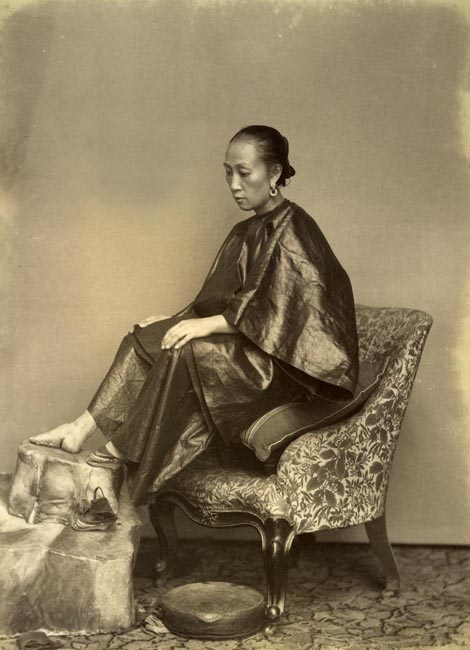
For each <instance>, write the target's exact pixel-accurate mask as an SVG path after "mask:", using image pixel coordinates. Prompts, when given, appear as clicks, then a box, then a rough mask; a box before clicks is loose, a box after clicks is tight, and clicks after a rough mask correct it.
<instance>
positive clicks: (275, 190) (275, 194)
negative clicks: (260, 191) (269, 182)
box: [269, 186, 277, 196]
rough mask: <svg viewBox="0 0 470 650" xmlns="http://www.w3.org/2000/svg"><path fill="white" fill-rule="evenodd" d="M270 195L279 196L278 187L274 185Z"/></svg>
mask: <svg viewBox="0 0 470 650" xmlns="http://www.w3.org/2000/svg"><path fill="white" fill-rule="evenodd" d="M269 195H270V196H277V187H276V186H274V187H272V188H271V189H270V190H269Z"/></svg>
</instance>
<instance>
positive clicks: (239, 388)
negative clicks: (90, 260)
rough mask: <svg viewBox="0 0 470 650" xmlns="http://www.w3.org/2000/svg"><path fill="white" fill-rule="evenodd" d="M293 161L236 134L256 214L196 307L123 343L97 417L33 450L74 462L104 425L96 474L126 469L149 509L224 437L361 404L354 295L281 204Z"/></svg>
mask: <svg viewBox="0 0 470 650" xmlns="http://www.w3.org/2000/svg"><path fill="white" fill-rule="evenodd" d="M288 154H289V145H288V142H287V139H286V138H284V137H283V136H282V135H281V134H280V133H279V132H278V131H277V130H276V129H273V128H271V127H267V126H258V125H256V126H249V127H246V128H243V129H241V130H240V131H239V132H238V133H236V134H235V135H234V136H233V138H232V139H231V140H230V143H229V146H228V149H227V152H226V157H225V162H224V168H225V174H226V180H227V183H228V185H229V187H230V191H231V192H232V195H233V197H234V199H235V201H236V202H237V204H238V206H239V207H240V209H241V210H243V211H251V210H254V212H255V214H254V215H253V216H251V217H249V218H248V219H245V220H244V221H241V222H239V223H237V224H236V225H235V227H234V228H233V229H232V230H231V232H230V233H229V235H228V237H227V239H226V240H225V242H224V243H223V245H222V247H221V249H220V251H219V253H218V255H217V257H216V259H215V261H214V263H213V265H212V268H211V270H210V272H209V274H208V276H207V278H206V280H205V282H204V284H203V286H202V288H201V290H200V292H199V293H198V295H197V296H196V298H195V299H194V301H193V302H192V303H191V304H190V305H189V306H188V307H187V308H185V309H184V310H183V311H182V312H180V313H178V314H177V315H175V316H173V317H171V318H168V319H164V320H159V321H156V322H155V319H152V318H151V319H147V320H146V321H144V322H143V323H141V324H140V325H136V326H135V327H134V329H133V332H132V333H130V334H128V335H127V336H126V337H125V338H124V339H123V341H122V343H121V346H120V348H119V350H118V352H117V355H116V358H115V360H114V362H113V365H112V366H111V368H110V370H109V372H108V374H107V375H106V377H105V379H104V380H103V382H102V384H101V386H100V387H99V389H98V391H97V393H96V394H95V396H94V397H93V399H92V401H91V403H90V405H89V407H88V409H87V410H86V411H85V412H84V413H83V414H82V415H80V416H79V417H78V418H77V419H76V420H75V421H74V422H72V423H69V424H64V425H62V426H60V427H58V428H56V429H53V430H52V431H49V432H47V433H44V434H41V435H38V436H35V437H33V438H30V440H31V442H34V443H35V444H42V445H49V446H53V447H61V448H62V449H64V450H66V451H69V452H71V453H76V452H78V451H79V450H80V449H81V447H82V445H83V443H84V442H85V440H86V439H87V438H88V437H89V436H90V435H91V434H92V432H93V431H94V430H95V428H96V427H97V426H98V427H99V428H100V429H101V430H102V432H103V433H104V435H105V437H106V438H107V439H108V442H107V444H106V445H105V447H103V448H101V449H98V450H97V451H95V452H93V453H92V454H91V455H90V456H89V458H88V462H89V463H90V464H91V465H97V466H104V467H114V466H116V465H118V464H119V463H123V462H126V463H127V465H128V468H129V477H130V491H131V496H132V498H133V500H134V502H135V503H137V504H139V503H145V502H146V501H147V500H148V499H149V498H150V496H151V494H152V493H153V492H156V491H157V490H158V489H159V488H160V487H161V486H162V485H163V483H164V482H166V481H167V480H168V479H170V478H171V477H172V476H174V475H175V474H176V473H177V472H178V471H180V470H181V469H182V468H183V467H184V466H185V465H187V464H188V463H189V462H190V461H192V460H193V459H194V458H195V457H196V456H197V455H198V454H199V453H200V452H201V451H203V450H204V449H205V448H206V447H207V445H208V444H209V441H210V440H211V438H212V437H213V436H220V437H221V438H222V439H223V440H224V441H225V443H226V444H232V443H236V442H237V441H238V438H239V435H240V433H241V431H242V430H243V429H245V428H246V427H247V426H249V425H250V424H251V423H252V422H253V421H254V420H255V419H256V418H258V417H259V416H261V415H262V414H263V413H265V412H267V411H269V410H270V409H272V408H273V407H275V406H278V405H280V404H282V403H285V402H289V401H292V400H296V399H312V398H313V397H314V396H315V395H317V394H322V395H326V396H328V397H330V398H331V399H344V398H347V397H349V396H350V395H351V394H352V393H353V391H354V387H355V384H356V380H357V373H358V356H357V352H358V351H357V333H356V323H355V311H354V300H353V294H352V290H351V284H350V282H349V278H348V276H347V274H346V272H345V271H344V270H343V268H342V267H341V265H340V264H339V262H338V260H337V259H336V257H335V256H334V254H333V252H332V250H331V248H330V247H329V245H328V243H327V241H326V239H325V238H324V236H323V235H322V233H321V231H320V230H319V228H318V226H317V225H316V223H315V222H314V221H313V219H312V218H311V217H309V216H308V215H307V213H306V212H304V211H303V210H302V208H300V207H299V206H297V205H296V204H295V203H292V202H290V201H288V200H287V199H284V198H283V196H282V194H281V191H280V188H281V187H284V186H285V185H286V181H287V180H288V179H289V178H290V177H291V176H293V175H294V174H295V170H294V169H293V167H291V165H290V163H289V157H288Z"/></svg>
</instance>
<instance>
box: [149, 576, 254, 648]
mask: <svg viewBox="0 0 470 650" xmlns="http://www.w3.org/2000/svg"><path fill="white" fill-rule="evenodd" d="M161 609H162V621H163V623H164V624H165V625H166V627H167V628H168V629H169V630H170V631H171V632H174V633H175V634H179V635H182V636H185V637H189V638H195V639H222V638H225V639H229V638H236V637H244V636H249V635H251V634H254V633H256V632H258V631H259V630H260V629H261V628H262V627H263V626H264V624H265V619H266V604H265V602H264V597H263V595H262V594H260V592H259V591H256V589H252V588H251V587H247V586H245V585H237V584H234V583H231V582H195V583H192V584H187V585H183V586H181V587H176V588H175V589H171V590H170V591H168V592H167V593H166V594H165V595H164V596H163V598H162V601H161Z"/></svg>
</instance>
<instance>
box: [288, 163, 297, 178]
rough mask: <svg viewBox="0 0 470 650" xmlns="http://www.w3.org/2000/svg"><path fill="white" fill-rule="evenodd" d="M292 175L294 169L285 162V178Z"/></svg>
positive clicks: (293, 174)
mask: <svg viewBox="0 0 470 650" xmlns="http://www.w3.org/2000/svg"><path fill="white" fill-rule="evenodd" d="M292 176H295V169H294V168H293V167H292V165H289V164H287V171H286V178H291V177H292Z"/></svg>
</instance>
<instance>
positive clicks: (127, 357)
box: [29, 334, 151, 458]
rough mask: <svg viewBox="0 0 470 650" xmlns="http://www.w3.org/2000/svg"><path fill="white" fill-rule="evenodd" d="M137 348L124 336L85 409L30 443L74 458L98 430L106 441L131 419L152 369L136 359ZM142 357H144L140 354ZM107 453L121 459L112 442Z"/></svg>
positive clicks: (131, 339) (131, 338) (139, 356)
mask: <svg viewBox="0 0 470 650" xmlns="http://www.w3.org/2000/svg"><path fill="white" fill-rule="evenodd" d="M136 348H137V349H139V345H138V342H136V340H135V337H134V336H133V335H132V334H130V335H127V336H125V337H124V339H123V340H122V342H121V345H120V347H119V349H118V351H117V354H116V357H115V359H114V362H113V364H112V365H111V368H110V369H109V371H108V372H107V374H106V377H105V378H104V380H103V381H102V382H101V384H100V387H99V388H98V390H97V392H96V393H95V395H94V397H93V399H92V401H91V403H90V405H89V406H88V409H87V410H86V411H85V412H84V413H82V414H81V415H80V416H79V417H78V418H77V419H76V420H74V421H73V422H69V423H66V424H62V425H60V426H59V427H57V428H55V429H52V430H51V431H47V432H46V433H42V434H40V435H37V436H33V437H31V438H30V439H29V440H30V442H33V443H35V444H38V445H45V446H47V447H56V448H61V449H64V450H65V451H68V452H70V453H72V454H74V453H78V452H79V451H80V450H81V448H82V447H83V445H84V443H85V441H86V440H87V439H88V438H89V437H90V436H91V434H92V433H93V432H94V431H95V429H96V428H97V427H99V428H100V429H101V430H102V431H103V433H104V435H105V436H106V437H107V438H108V440H109V439H110V438H111V436H112V435H113V433H114V431H116V430H117V429H118V428H119V427H120V426H121V424H122V423H123V422H124V421H125V420H126V419H127V418H128V417H129V416H130V413H131V412H132V408H133V406H134V404H135V402H136V400H137V398H138V396H139V393H140V390H141V388H142V385H143V383H144V381H145V379H146V377H147V375H148V372H149V369H150V368H151V364H150V361H148V360H146V359H144V358H143V356H141V355H139V354H138V353H137V351H136ZM142 354H145V353H144V352H143V351H142ZM106 449H107V451H108V452H109V453H111V454H112V455H113V456H116V457H117V458H123V457H124V454H122V453H121V452H120V451H119V449H118V448H117V447H116V446H115V445H113V444H112V442H108V443H107V445H106Z"/></svg>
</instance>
